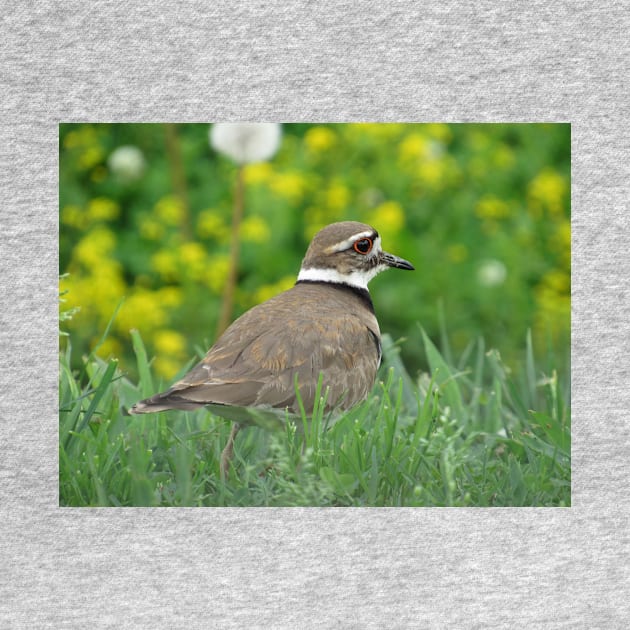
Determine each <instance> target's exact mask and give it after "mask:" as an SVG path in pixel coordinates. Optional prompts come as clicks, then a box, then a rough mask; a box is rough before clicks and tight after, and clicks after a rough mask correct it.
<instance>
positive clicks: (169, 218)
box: [155, 195, 184, 225]
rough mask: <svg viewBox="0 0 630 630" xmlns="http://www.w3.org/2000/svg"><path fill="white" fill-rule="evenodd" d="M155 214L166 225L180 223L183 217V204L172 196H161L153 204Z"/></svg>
mask: <svg viewBox="0 0 630 630" xmlns="http://www.w3.org/2000/svg"><path fill="white" fill-rule="evenodd" d="M155 214H156V215H157V216H158V217H159V218H160V219H161V220H162V221H164V223H166V224H167V225H180V224H181V222H182V220H183V219H184V204H183V203H182V202H181V200H180V199H178V198H177V197H174V196H170V195H169V196H166V197H162V199H160V200H159V201H158V202H157V203H156V204H155Z"/></svg>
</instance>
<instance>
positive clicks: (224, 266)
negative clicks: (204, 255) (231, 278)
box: [201, 254, 230, 293]
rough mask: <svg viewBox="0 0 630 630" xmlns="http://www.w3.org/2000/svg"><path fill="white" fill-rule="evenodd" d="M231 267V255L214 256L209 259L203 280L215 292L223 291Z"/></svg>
mask: <svg viewBox="0 0 630 630" xmlns="http://www.w3.org/2000/svg"><path fill="white" fill-rule="evenodd" d="M229 269H230V257H229V256H227V255H225V254H220V255H216V256H213V257H211V258H210V259H209V260H208V262H207V264H206V267H205V270H204V273H203V276H202V278H201V280H202V282H203V283H204V284H205V285H206V286H207V287H208V288H209V289H210V290H211V291H213V292H214V293H221V292H222V291H223V287H224V286H225V280H226V278H227V274H228V271H229Z"/></svg>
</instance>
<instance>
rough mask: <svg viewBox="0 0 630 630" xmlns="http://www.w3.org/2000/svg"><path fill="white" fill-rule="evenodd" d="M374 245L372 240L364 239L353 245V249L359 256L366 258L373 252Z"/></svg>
mask: <svg viewBox="0 0 630 630" xmlns="http://www.w3.org/2000/svg"><path fill="white" fill-rule="evenodd" d="M372 245H373V243H372V239H371V238H362V239H360V240H358V241H355V242H354V243H353V245H352V248H353V249H354V251H355V252H356V253H357V254H361V255H362V256H365V255H366V254H369V253H370V251H371V250H372Z"/></svg>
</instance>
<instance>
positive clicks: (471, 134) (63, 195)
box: [59, 124, 571, 384]
mask: <svg viewBox="0 0 630 630" xmlns="http://www.w3.org/2000/svg"><path fill="white" fill-rule="evenodd" d="M209 128H210V126H209V125H207V124H182V125H157V124H149V125H147V124H64V125H61V126H60V158H59V159H60V193H59V195H60V271H61V272H62V273H68V274H69V275H68V276H67V277H64V278H63V279H62V281H61V288H62V291H65V292H66V293H65V295H64V300H65V302H64V303H63V305H62V309H63V310H66V309H69V308H74V307H78V308H79V309H80V310H79V311H78V312H77V313H76V314H75V315H74V317H73V318H72V319H71V320H68V321H65V322H64V324H63V327H64V330H66V331H68V332H69V333H70V339H71V340H72V352H73V357H74V358H73V359H72V360H73V361H74V362H75V363H76V364H77V365H78V364H79V358H80V356H81V355H83V354H85V353H87V352H88V350H90V349H92V348H94V346H95V345H96V344H97V343H98V341H99V340H100V339H101V337H102V334H103V331H104V330H105V328H106V326H107V324H108V322H109V321H110V319H111V318H112V315H113V314H114V312H115V311H116V309H117V307H118V306H119V305H120V308H119V310H118V313H117V315H116V317H115V319H114V321H113V324H112V328H111V330H110V331H109V334H108V336H107V339H106V340H105V342H104V343H103V344H102V345H101V346H100V347H99V348H98V354H99V356H101V357H103V358H108V357H116V358H118V359H119V365H120V367H121V369H122V370H123V372H125V373H127V374H129V375H130V377H132V378H135V376H136V374H135V370H136V362H135V358H134V357H133V353H132V350H131V340H130V337H129V334H130V330H131V329H138V330H139V331H140V332H141V334H142V337H143V339H144V340H145V342H146V344H147V350H148V354H149V356H150V357H152V356H153V357H155V359H154V363H153V367H154V370H155V372H156V373H157V374H158V375H160V376H161V377H162V378H163V379H164V382H165V384H166V382H168V381H170V380H171V379H172V378H173V377H174V375H175V374H176V373H177V372H178V371H179V370H181V369H182V367H183V366H184V365H185V364H186V363H187V362H188V361H189V360H190V359H191V357H192V356H193V355H194V354H195V353H197V354H200V353H203V352H204V351H205V349H206V348H207V347H208V346H209V345H210V344H211V343H212V342H213V340H214V339H213V337H214V331H215V327H216V321H217V317H218V313H219V310H220V302H221V295H222V291H223V288H224V282H225V277H226V273H227V266H228V250H229V240H230V223H231V212H232V191H233V186H234V178H235V170H236V167H235V166H234V165H233V164H232V163H231V162H230V161H229V160H228V159H226V158H224V157H222V156H220V155H218V154H216V153H215V152H214V151H213V150H212V149H211V148H210V146H209V143H208V132H209ZM121 146H134V147H137V148H138V149H139V150H140V151H141V154H142V156H143V157H142V159H143V163H144V166H143V168H142V169H141V172H140V171H137V172H133V168H130V169H127V170H125V169H124V168H120V167H116V165H115V163H114V162H113V161H112V159H111V157H112V153H113V152H114V151H115V150H116V149H117V148H119V147H121ZM245 181H246V203H245V220H244V223H243V229H242V249H241V261H240V271H239V282H238V290H237V295H236V302H237V304H236V312H235V313H234V317H236V316H237V315H238V314H240V313H241V312H243V311H245V310H246V309H248V308H250V307H251V306H253V305H254V304H256V303H258V302H261V301H263V300H265V299H267V298H268V297H271V296H272V295H273V294H275V293H277V292H279V291H281V290H283V289H285V288H288V287H290V286H291V285H292V284H293V282H294V280H295V276H296V274H297V271H298V269H299V266H300V260H301V258H302V256H303V254H304V252H305V250H306V247H307V245H308V242H309V240H310V238H311V237H312V235H313V234H314V233H315V232H316V231H317V230H318V229H319V228H321V227H322V226H324V225H326V224H328V223H330V222H333V221H338V220H346V219H353V220H358V221H363V222H367V223H370V224H372V225H373V226H374V227H375V228H377V229H378V230H379V232H380V233H381V234H382V237H383V245H384V248H385V249H387V250H388V251H391V252H393V253H395V254H398V255H400V256H403V257H404V258H407V259H408V260H411V261H412V262H413V263H414V265H415V266H416V269H417V270H416V271H415V272H412V273H409V272H396V271H389V272H386V273H384V274H381V276H379V277H377V278H376V279H375V280H373V282H372V283H371V289H372V295H373V299H374V303H375V308H376V312H377V316H378V318H379V321H380V323H381V329H382V330H383V331H387V332H389V333H390V334H391V335H392V337H393V338H394V339H397V338H400V337H406V341H405V343H404V344H403V345H402V355H403V361H404V363H405V364H406V366H407V368H408V369H409V372H410V373H412V374H414V373H415V372H417V371H418V370H419V369H421V368H424V367H426V363H425V361H426V360H425V358H424V352H423V347H422V341H421V335H420V330H419V328H418V323H420V324H421V325H422V326H423V328H424V329H425V330H426V331H427V333H428V334H429V336H430V337H431V338H433V339H435V340H438V342H439V337H440V330H441V329H442V330H444V329H446V330H448V336H449V338H450V342H451V346H452V348H453V351H454V352H456V353H461V352H462V351H463V349H464V348H465V347H466V346H467V344H468V343H469V342H470V341H471V340H473V339H475V338H476V337H477V336H479V335H482V336H483V337H485V340H486V347H493V348H497V349H498V350H499V351H500V353H501V355H502V357H503V358H504V360H506V361H507V363H508V364H511V365H512V366H513V367H515V368H516V369H518V368H519V365H518V363H517V357H519V356H522V352H523V349H524V345H525V339H526V334H527V330H528V329H531V330H532V338H533V343H534V346H535V347H536V348H537V350H538V351H541V350H542V351H543V352H547V351H549V349H553V350H554V352H555V353H556V361H557V362H558V361H559V362H560V364H561V365H564V367H565V368H568V355H569V341H570V338H569V330H570V257H571V256H570V126H569V125H566V124H520V125H516V124H496V125H495V124H449V125H446V124H330V125H319V124H318V125H311V124H287V125H283V140H282V144H281V148H280V150H279V152H278V154H277V155H276V156H275V157H274V158H273V159H272V160H271V161H270V162H268V163H260V164H252V165H248V166H247V167H246V168H245ZM123 298H124V299H123ZM442 324H445V326H443V327H442V328H441V325H442ZM62 339H63V338H62ZM62 343H63V342H62Z"/></svg>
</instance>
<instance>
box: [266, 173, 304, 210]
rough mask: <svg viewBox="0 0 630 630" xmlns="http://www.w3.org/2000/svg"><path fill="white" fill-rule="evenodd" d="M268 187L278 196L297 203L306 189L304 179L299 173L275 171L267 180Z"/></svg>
mask: <svg viewBox="0 0 630 630" xmlns="http://www.w3.org/2000/svg"><path fill="white" fill-rule="evenodd" d="M269 188H270V189H271V190H272V191H273V192H274V193H276V195H278V196H279V197H283V198H284V199H287V200H288V201H290V202H291V203H294V204H297V203H299V202H300V201H301V200H302V197H303V196H304V193H305V191H306V180H305V179H304V176H303V175H302V174H301V173H298V172H297V171H296V172H289V173H276V174H275V175H274V176H273V177H272V178H271V180H270V181H269Z"/></svg>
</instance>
